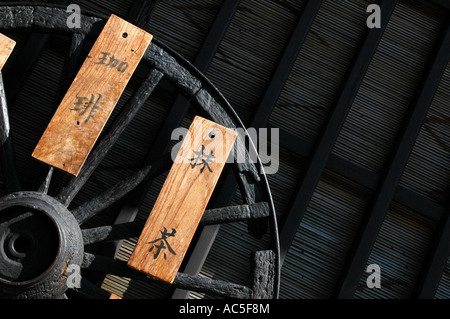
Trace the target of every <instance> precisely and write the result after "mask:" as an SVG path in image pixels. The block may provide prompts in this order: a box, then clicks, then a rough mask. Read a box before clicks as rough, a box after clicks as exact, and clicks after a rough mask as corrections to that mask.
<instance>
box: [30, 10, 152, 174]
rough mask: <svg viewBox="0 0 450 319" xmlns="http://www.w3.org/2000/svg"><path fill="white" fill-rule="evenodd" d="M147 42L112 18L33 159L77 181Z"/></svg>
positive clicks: (136, 30) (141, 33) (141, 34)
mask: <svg viewBox="0 0 450 319" xmlns="http://www.w3.org/2000/svg"><path fill="white" fill-rule="evenodd" d="M151 39H152V35H151V34H149V33H147V32H145V31H143V30H141V29H139V28H137V27H136V26H134V25H132V24H130V23H128V22H126V21H125V20H122V19H121V18H119V17H117V16H115V15H111V17H110V18H109V19H108V21H107V23H106V25H105V27H104V28H103V30H102V32H101V33H100V35H99V37H98V38H97V40H96V42H95V44H94V46H93V47H92V49H91V51H90V52H89V55H88V57H87V58H86V60H85V61H84V63H83V65H82V67H81V69H80V71H79V72H78V74H77V76H76V77H75V79H74V81H73V83H72V85H71V86H70V88H69V90H68V91H67V93H66V95H65V96H64V98H63V100H62V102H61V104H60V105H59V107H58V109H57V110H56V112H55V114H54V116H53V118H52V120H51V121H50V124H49V125H48V127H47V129H46V130H45V132H44V134H43V135H42V137H41V139H40V141H39V143H38V145H37V146H36V148H35V150H34V152H33V155H32V156H33V157H34V158H36V159H38V160H40V161H42V162H44V163H47V164H49V165H51V166H54V167H56V168H59V169H61V170H63V171H66V172H68V173H70V174H72V175H75V176H77V175H78V173H79V172H80V170H81V168H82V166H83V164H84V162H85V161H86V158H87V156H88V155H89V153H90V151H91V149H92V147H93V146H94V144H95V142H96V141H97V139H98V136H99V135H100V133H101V131H102V130H103V127H104V126H105V124H106V122H107V121H108V118H109V116H110V115H111V112H112V111H113V109H114V107H115V105H116V103H117V102H118V100H119V98H120V96H121V95H122V93H123V90H124V89H125V86H126V85H127V83H128V82H129V80H130V78H131V76H132V75H133V73H134V71H135V69H136V67H137V65H138V64H139V61H140V60H141V58H142V56H143V54H144V52H145V50H146V49H147V47H148V45H149V44H150V41H151Z"/></svg>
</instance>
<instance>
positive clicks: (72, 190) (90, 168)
mask: <svg viewBox="0 0 450 319" xmlns="http://www.w3.org/2000/svg"><path fill="white" fill-rule="evenodd" d="M162 77H163V74H162V73H161V72H159V71H157V70H152V71H151V72H150V74H149V76H148V77H147V79H146V80H145V81H144V82H143V83H142V84H141V86H140V87H139V89H138V90H137V92H136V93H135V94H134V95H133V97H132V98H131V100H130V101H129V102H128V103H127V105H126V106H125V108H124V110H122V112H121V113H120V115H119V116H118V118H117V119H116V120H115V121H114V125H113V126H112V127H111V129H110V130H109V132H108V133H107V134H105V136H104V137H103V139H102V140H101V141H100V143H99V145H98V146H97V147H96V148H95V149H94V150H93V151H92V153H91V154H90V156H89V157H88V159H87V160H86V163H85V164H84V166H83V169H82V170H81V172H80V174H79V175H78V177H76V178H75V177H73V178H71V180H70V181H69V183H68V185H67V186H66V187H64V188H63V189H62V190H61V192H60V194H59V195H58V199H59V200H60V201H61V202H62V203H63V204H64V205H66V206H68V205H69V204H70V202H71V201H72V200H73V199H74V198H75V196H76V195H77V194H78V192H79V191H80V189H81V188H82V187H83V185H84V184H85V183H86V182H87V180H88V179H89V177H90V176H91V175H92V173H93V172H94V170H95V169H96V168H97V166H98V165H99V164H100V162H101V161H102V160H103V158H104V157H105V156H106V154H107V153H108V151H109V150H110V149H111V147H112V146H113V145H114V144H115V142H116V141H117V139H118V138H119V136H120V135H121V134H122V132H123V131H124V130H125V128H126V127H127V126H128V124H130V122H131V120H132V119H133V118H134V116H135V115H136V113H137V112H138V111H139V109H140V108H141V107H142V106H143V105H144V103H145V102H146V101H147V99H148V98H149V96H150V95H151V93H152V92H153V90H154V88H155V87H156V86H157V85H158V83H159V81H160V80H161V78H162Z"/></svg>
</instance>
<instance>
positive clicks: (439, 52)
mask: <svg viewBox="0 0 450 319" xmlns="http://www.w3.org/2000/svg"><path fill="white" fill-rule="evenodd" d="M449 58H450V23H447V26H446V28H445V33H444V35H443V37H442V39H441V41H440V43H439V46H438V48H437V49H436V50H435V54H434V56H433V57H432V58H431V60H430V65H429V67H428V69H427V71H426V73H425V74H424V76H423V77H422V81H421V83H420V84H419V88H418V90H417V92H418V93H417V96H416V97H415V99H414V102H413V104H412V105H411V107H410V109H409V112H408V114H407V117H406V119H405V121H404V123H403V126H402V128H401V129H400V133H399V136H398V139H397V142H396V144H395V145H394V147H393V149H392V152H391V156H390V160H389V161H388V162H387V164H386V167H385V169H384V172H383V174H382V178H381V180H380V184H379V186H378V188H377V191H376V194H375V196H374V199H373V204H372V206H371V208H370V209H369V211H368V213H367V214H366V216H365V218H364V220H363V222H362V226H361V228H360V230H359V233H358V235H357V238H356V240H355V244H354V245H353V247H352V249H351V252H350V254H349V257H348V259H347V261H346V263H345V265H344V268H343V271H342V275H341V276H340V278H339V280H338V284H337V286H336V292H335V296H336V297H337V298H352V296H353V294H354V292H355V290H356V287H357V285H358V282H359V280H360V278H361V274H362V273H363V271H364V267H365V266H366V263H367V260H368V258H369V256H370V252H371V250H372V247H373V245H374V244H375V241H376V238H377V235H378V233H379V230H380V228H381V225H382V223H383V220H384V217H385V215H386V213H387V211H388V209H389V206H390V204H391V201H392V199H393V198H394V194H395V191H396V189H397V185H398V182H399V181H400V178H401V176H402V173H403V170H404V168H405V166H406V164H407V162H408V158H409V155H410V153H411V151H412V149H413V147H414V144H415V141H416V139H417V136H418V135H419V132H420V129H421V127H422V124H423V122H424V120H425V117H426V114H427V112H428V109H429V107H430V105H431V103H432V100H433V97H434V94H435V92H436V90H437V88H438V86H439V83H440V81H441V77H442V75H443V73H444V71H445V69H446V66H447V63H448V61H449Z"/></svg>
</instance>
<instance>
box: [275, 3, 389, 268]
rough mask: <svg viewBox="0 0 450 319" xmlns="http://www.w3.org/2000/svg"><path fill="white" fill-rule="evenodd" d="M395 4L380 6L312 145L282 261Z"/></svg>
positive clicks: (284, 227) (284, 229)
mask: <svg viewBox="0 0 450 319" xmlns="http://www.w3.org/2000/svg"><path fill="white" fill-rule="evenodd" d="M396 4H397V1H396V0H385V1H383V3H382V4H381V11H382V12H383V15H382V25H381V28H379V29H377V28H374V29H368V33H367V35H366V37H365V38H364V41H363V43H362V45H361V47H360V49H359V52H358V53H357V54H356V57H355V59H354V63H353V65H352V67H351V68H350V70H349V72H348V75H347V79H346V81H345V83H344V85H343V87H342V89H341V91H340V93H339V96H338V99H337V102H336V104H335V106H334V108H333V110H332V111H331V112H330V114H329V116H328V118H327V121H326V122H325V124H324V125H323V129H322V131H321V133H320V137H319V139H318V141H317V143H316V145H315V146H314V150H313V155H312V156H311V157H310V158H309V161H308V164H307V166H306V168H305V172H304V174H303V177H302V180H301V182H300V184H299V186H298V188H297V192H296V194H295V195H294V198H293V200H292V204H291V208H290V209H289V211H288V212H287V213H285V215H284V218H283V221H282V224H281V228H280V229H281V231H280V245H281V262H283V261H284V258H285V256H286V254H287V251H288V250H289V247H290V246H291V243H292V241H293V240H294V237H295V234H296V232H297V229H298V226H299V225H300V222H301V220H302V218H303V215H304V213H305V211H306V208H307V207H308V204H309V201H310V200H311V197H312V195H313V194H314V190H315V188H316V186H317V183H318V182H319V179H320V176H321V175H322V172H323V170H324V168H325V166H326V163H327V161H328V158H329V156H330V154H331V151H332V149H333V146H334V144H335V141H336V139H337V136H338V135H339V132H340V130H341V127H342V125H343V123H344V121H345V118H346V116H347V114H348V112H349V110H350V108H351V105H352V102H353V100H354V98H355V97H356V94H357V93H358V90H359V87H360V85H361V82H362V81H363V79H364V76H365V74H366V71H367V68H368V67H369V64H370V61H371V60H372V58H373V56H374V54H375V51H376V49H377V47H378V44H379V42H380V40H381V37H382V35H383V33H384V30H385V29H386V26H387V24H388V22H389V19H390V17H391V15H392V12H393V11H394V8H395V6H396Z"/></svg>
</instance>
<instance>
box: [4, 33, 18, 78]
mask: <svg viewBox="0 0 450 319" xmlns="http://www.w3.org/2000/svg"><path fill="white" fill-rule="evenodd" d="M15 46H16V41H14V40H12V39H10V38H8V37H7V36H5V35H3V34H1V33H0V71H1V70H2V69H3V67H4V66H5V63H6V60H8V58H9V56H10V55H11V52H12V51H13V49H14V47H15Z"/></svg>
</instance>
